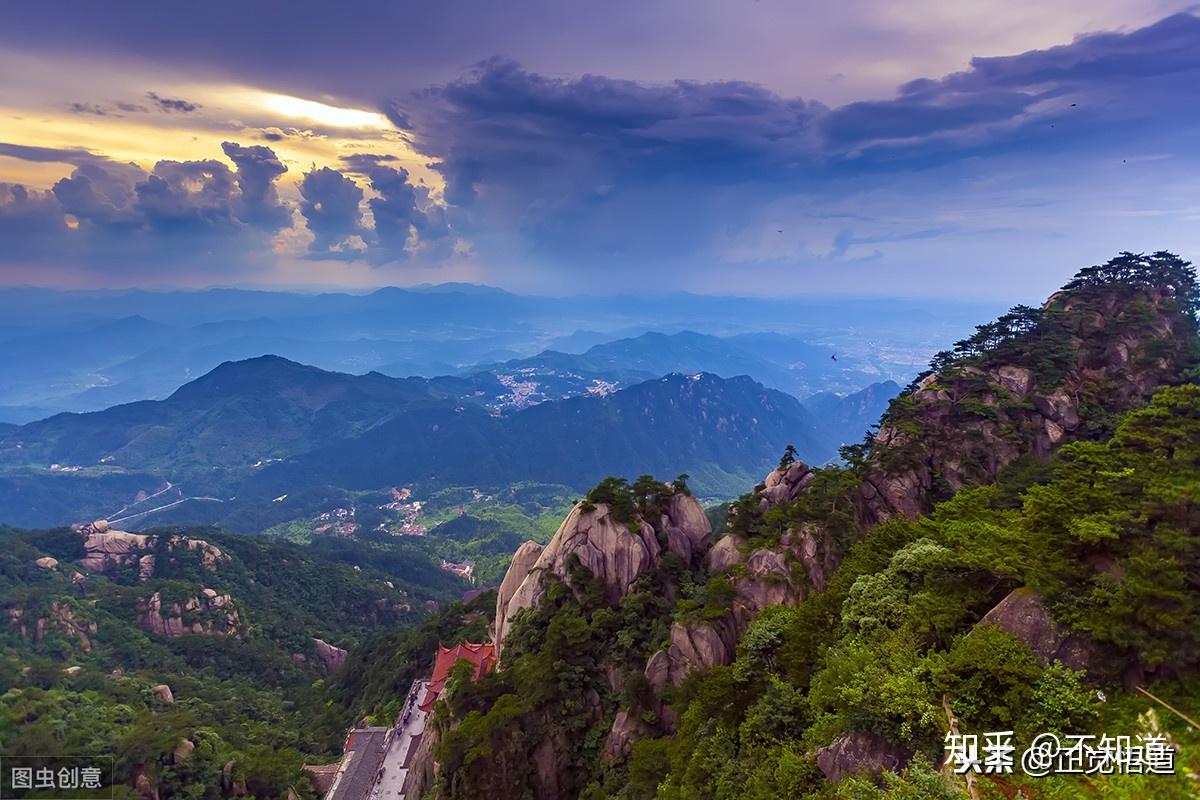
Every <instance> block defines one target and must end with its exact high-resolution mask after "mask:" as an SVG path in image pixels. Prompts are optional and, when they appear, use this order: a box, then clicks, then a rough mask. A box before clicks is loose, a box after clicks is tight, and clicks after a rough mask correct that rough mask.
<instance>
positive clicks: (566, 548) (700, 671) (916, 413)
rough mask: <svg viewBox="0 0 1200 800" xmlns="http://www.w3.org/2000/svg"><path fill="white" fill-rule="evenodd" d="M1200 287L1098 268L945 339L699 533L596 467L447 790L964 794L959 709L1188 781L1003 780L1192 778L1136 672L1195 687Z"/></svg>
mask: <svg viewBox="0 0 1200 800" xmlns="http://www.w3.org/2000/svg"><path fill="white" fill-rule="evenodd" d="M1198 297H1200V295H1198V294H1197V287H1196V280H1195V275H1194V273H1193V272H1192V270H1191V269H1190V266H1189V265H1187V264H1186V263H1185V262H1182V261H1181V260H1180V259H1178V258H1177V257H1174V256H1172V255H1170V254H1167V253H1156V254H1154V255H1152V256H1138V255H1133V254H1122V255H1121V256H1120V257H1118V258H1117V259H1114V260H1113V261H1111V262H1109V263H1107V264H1105V265H1102V266H1099V267H1093V268H1089V269H1085V270H1083V271H1081V272H1080V273H1079V275H1078V276H1077V277H1076V279H1075V280H1073V281H1072V282H1071V283H1070V284H1068V285H1067V286H1066V287H1064V289H1063V291H1061V292H1059V293H1058V294H1056V295H1055V296H1053V297H1052V298H1051V299H1050V300H1049V301H1048V302H1047V304H1046V305H1045V306H1044V307H1043V308H1041V309H1031V308H1016V309H1013V311H1012V312H1010V313H1009V314H1007V315H1005V316H1003V317H1001V318H1000V319H999V320H998V321H997V322H995V323H990V324H987V325H982V326H980V327H979V329H978V332H977V334H976V335H975V336H973V337H971V338H969V339H967V340H964V341H963V342H960V343H959V344H958V345H957V346H956V347H955V349H954V350H953V351H950V352H947V353H943V354H939V356H938V357H937V358H936V359H935V361H934V364H933V369H932V370H931V372H930V373H928V374H927V375H925V376H923V377H922V378H921V379H920V380H919V381H917V382H915V383H914V385H912V386H910V387H909V388H908V390H906V392H905V393H904V394H903V395H902V396H901V397H900V398H898V399H897V400H896V401H894V402H893V403H892V406H891V408H890V409H889V411H888V412H887V413H886V414H885V416H884V418H883V420H882V422H881V427H880V429H879V431H878V433H877V434H876V435H875V436H874V437H871V438H869V439H868V440H867V441H866V442H864V443H863V444H862V445H859V446H854V447H850V448H847V449H846V451H845V464H844V465H842V466H837V467H827V468H821V469H815V470H814V469H810V468H809V467H807V466H805V465H804V464H803V463H801V462H800V461H798V460H796V458H795V457H794V454H793V453H792V452H790V451H789V452H788V453H785V455H784V458H783V460H782V461H781V462H780V464H779V468H778V469H777V470H775V471H773V472H772V473H771V474H770V475H769V476H768V477H767V479H766V481H764V483H762V484H760V485H758V486H757V487H756V488H755V490H754V491H753V492H752V493H750V494H747V495H745V496H744V497H743V498H742V499H741V500H739V501H738V502H737V503H736V504H735V505H734V508H733V513H732V515H731V517H730V521H729V530H728V531H727V532H726V533H725V535H724V536H723V537H722V538H720V539H718V540H717V541H716V543H715V544H714V545H713V546H712V547H711V548H709V547H708V542H709V538H710V533H709V529H708V522H707V520H706V519H705V518H704V515H703V514H696V513H692V512H691V511H689V506H690V503H691V502H692V501H691V500H690V498H688V497H687V491H686V488H685V487H684V485H682V484H681V483H678V482H676V483H674V484H659V483H657V482H655V481H653V480H651V479H648V478H646V479H641V480H639V481H637V482H636V483H635V484H633V485H632V486H631V485H629V484H626V483H624V482H620V481H613V480H608V481H605V482H602V483H601V485H600V486H598V487H597V488H596V489H595V490H594V491H593V492H592V493H591V494H590V495H589V496H588V500H587V501H586V502H585V503H582V504H580V505H579V506H577V507H576V509H575V510H574V511H573V512H572V514H571V516H570V517H568V519H567V520H566V521H565V522H564V524H563V527H562V528H560V530H559V532H558V533H557V534H556V536H555V538H554V539H552V540H551V542H550V543H549V544H548V545H547V546H546V547H545V548H544V549H541V548H538V547H534V548H532V549H530V548H528V547H523V548H522V551H521V553H520V554H519V556H520V557H519V558H518V559H517V560H516V561H515V562H514V566H513V567H512V568H511V569H510V573H509V575H508V577H506V579H505V582H504V584H503V585H502V587H501V591H500V595H499V597H498V602H497V620H496V626H497V636H499V637H501V639H502V661H501V669H500V670H499V671H497V672H494V673H492V674H490V675H489V676H487V677H485V678H484V679H482V680H480V681H479V682H477V683H474V684H468V683H462V684H460V685H458V686H456V687H454V688H453V690H452V691H447V693H446V695H445V696H446V697H447V701H446V702H445V703H444V704H443V706H442V707H441V708H440V710H439V712H438V724H437V731H438V732H439V735H440V743H439V747H438V748H437V750H436V752H437V756H438V761H439V772H438V775H437V779H436V786H435V791H436V793H437V796H438V797H441V798H467V797H478V796H481V795H483V794H484V793H486V794H487V795H488V796H491V797H501V798H518V797H550V798H569V797H588V798H600V797H622V798H651V797H658V798H680V800H682V798H689V800H690V798H714V799H716V798H720V800H726V798H729V799H732V798H738V799H739V800H740V799H741V798H769V797H806V798H825V797H845V798H873V797H888V798H896V799H897V800H898V799H899V798H912V797H922V798H924V797H945V798H960V797H961V798H965V797H967V796H968V794H967V789H966V788H965V786H964V784H963V783H962V780H961V779H960V778H957V777H952V776H942V775H939V774H938V773H937V772H935V771H934V768H935V767H936V765H937V764H939V763H940V760H941V756H942V746H943V736H944V734H945V733H946V731H947V730H948V727H949V717H948V714H949V713H950V712H948V711H947V709H952V713H953V714H954V715H955V716H956V717H957V719H958V724H960V725H961V726H962V728H963V730H965V731H967V732H974V733H982V732H984V731H988V730H1014V731H1015V732H1016V736H1017V738H1018V740H1019V741H1023V743H1024V745H1027V744H1028V742H1029V740H1030V738H1031V737H1032V735H1033V734H1035V733H1038V732H1042V731H1058V732H1060V733H1064V734H1068V733H1080V734H1086V733H1096V734H1098V733H1101V732H1105V731H1107V732H1109V733H1112V734H1113V735H1117V734H1124V735H1134V736H1136V735H1139V734H1140V735H1153V734H1157V733H1163V734H1165V735H1167V736H1168V737H1169V740H1170V741H1171V742H1172V743H1173V744H1174V746H1175V747H1177V748H1178V752H1177V758H1178V763H1179V769H1178V770H1177V773H1176V774H1175V775H1174V776H1157V775H1153V776H1152V775H1130V776H1121V775H1092V776H1089V777H1079V776H1074V777H1070V776H1063V777H1058V778H1047V779H1033V778H1027V777H1024V776H1022V775H1020V774H1016V775H1011V776H1004V777H1003V778H1002V779H999V780H995V781H993V780H992V779H991V778H985V779H981V782H983V783H985V784H986V785H985V786H984V787H983V788H984V790H985V791H986V792H988V793H989V795H988V796H992V795H993V794H994V793H996V792H1000V793H1002V794H1003V795H1004V796H1012V795H1013V794H1015V793H1016V791H1017V790H1018V789H1019V790H1020V791H1021V792H1022V793H1023V796H1025V797H1037V798H1055V797H1065V796H1070V797H1075V796H1083V797H1090V796H1096V797H1101V796H1102V797H1120V798H1134V797H1155V798H1160V797H1161V798H1176V797H1177V798H1184V797H1193V796H1195V788H1196V787H1195V783H1194V779H1193V778H1192V777H1190V775H1189V772H1188V770H1191V771H1192V773H1194V772H1195V771H1196V770H1197V768H1198V767H1200V763H1198V759H1200V751H1198V745H1200V739H1198V737H1197V734H1196V731H1194V730H1191V729H1189V728H1188V726H1187V725H1186V724H1183V723H1181V722H1180V721H1179V719H1177V718H1176V717H1174V716H1173V715H1171V714H1170V713H1169V712H1167V711H1165V710H1164V709H1163V708H1161V707H1157V706H1154V705H1153V704H1152V703H1151V701H1150V700H1148V699H1147V698H1145V697H1143V696H1142V695H1140V694H1136V693H1134V691H1133V690H1134V689H1135V687H1139V686H1149V687H1150V688H1151V690H1152V691H1153V692H1155V693H1156V694H1160V695H1162V696H1165V697H1166V698H1167V699H1168V700H1169V701H1172V700H1173V701H1174V704H1175V705H1176V706H1177V707H1178V706H1183V707H1185V708H1186V707H1191V708H1193V709H1194V708H1195V704H1196V703H1197V702H1200V696H1197V693H1196V686H1197V685H1198V684H1197V680H1196V678H1197V675H1198V674H1200V639H1198V638H1197V631H1200V549H1198V548H1197V546H1196V542H1197V540H1198V539H1197V537H1198V535H1200V519H1198V518H1197V517H1196V515H1195V514H1194V513H1193V512H1194V507H1195V506H1196V504H1197V503H1200V487H1198V486H1197V484H1196V474H1197V467H1198V466H1200V388H1197V387H1196V386H1195V385H1192V384H1190V383H1189V381H1194V380H1195V379H1196V377H1197V371H1196V367H1197V363H1198V358H1197V356H1198V355H1200V350H1198V348H1197V335H1196V318H1195V315H1196V311H1197V300H1198ZM897 775H900V777H897ZM876 781H880V782H881V785H882V786H884V787H885V788H878V786H877V784H876ZM978 788H979V787H976V789H978Z"/></svg>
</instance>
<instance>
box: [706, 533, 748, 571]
mask: <svg viewBox="0 0 1200 800" xmlns="http://www.w3.org/2000/svg"><path fill="white" fill-rule="evenodd" d="M745 547H746V540H745V539H744V538H742V537H741V536H738V535H737V534H734V533H731V534H729V535H728V536H723V537H721V538H720V539H718V540H717V543H716V544H714V545H713V546H712V549H711V550H709V551H708V555H707V556H706V557H705V559H704V560H705V566H707V567H708V569H709V571H710V572H714V573H717V572H725V571H726V570H727V569H729V568H730V567H732V566H734V565H736V564H741V563H743V562H744V561H745V560H746V555H745V553H743V552H742V550H743V549H745Z"/></svg>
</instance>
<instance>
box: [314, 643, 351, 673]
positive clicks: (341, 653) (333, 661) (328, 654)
mask: <svg viewBox="0 0 1200 800" xmlns="http://www.w3.org/2000/svg"><path fill="white" fill-rule="evenodd" d="M313 645H314V646H315V647H316V649H317V657H318V658H320V659H321V666H322V667H324V668H325V672H327V673H333V672H337V671H338V670H339V669H341V668H342V666H343V665H345V663H346V655H347V654H346V651H345V650H343V649H342V648H340V647H335V646H333V645H331V644H330V643H329V642H327V641H325V640H324V639H315V638H314V639H313Z"/></svg>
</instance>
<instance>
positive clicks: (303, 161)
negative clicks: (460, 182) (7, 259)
mask: <svg viewBox="0 0 1200 800" xmlns="http://www.w3.org/2000/svg"><path fill="white" fill-rule="evenodd" d="M164 83H165V81H164ZM160 88H161V90H162V92H161V93H162V94H164V95H169V96H172V97H183V98H186V99H187V100H188V101H191V102H194V103H196V104H197V110H196V111H194V112H191V113H161V112H158V111H156V110H154V109H149V110H147V109H145V108H143V110H142V113H137V112H128V111H126V112H123V113H117V112H115V111H114V112H113V113H109V114H107V115H104V116H99V115H91V114H81V113H72V111H71V107H70V103H69V102H67V97H66V96H64V97H61V98H58V97H56V98H52V99H51V98H48V100H49V102H46V103H44V104H42V105H40V106H38V107H27V106H24V105H13V104H12V100H17V101H18V103H19V102H20V101H21V100H22V99H27V98H9V102H8V103H5V102H3V99H2V98H0V142H6V143H11V144H18V145H28V146H35V147H48V148H61V149H83V150H88V151H90V152H92V153H94V154H95V155H97V156H104V157H107V158H110V159H112V160H114V161H119V162H126V163H128V162H132V163H134V164H137V165H138V166H139V167H141V168H142V169H144V170H147V171H149V170H151V169H153V167H154V165H155V163H157V162H158V161H162V160H170V161H196V160H203V159H218V160H226V159H225V157H224V155H223V153H222V151H221V143H222V142H226V141H235V142H238V143H239V144H243V145H252V144H263V145H266V146H267V147H270V148H271V149H272V150H273V151H275V153H276V155H278V156H279V159H280V160H281V161H282V162H283V163H284V164H285V165H287V167H288V172H287V174H285V175H284V176H283V177H282V178H281V179H280V190H281V191H282V192H283V193H284V194H285V196H286V195H294V194H295V191H296V189H295V185H296V184H297V183H298V182H299V181H300V180H301V178H302V177H303V174H304V173H305V172H307V171H309V170H310V169H312V168H313V167H324V166H329V167H333V168H335V169H338V168H344V164H342V163H341V161H340V159H341V157H342V156H346V155H351V154H354V153H375V154H379V155H386V156H391V157H393V159H394V161H391V162H389V164H390V165H392V166H397V167H403V168H405V169H407V170H408V171H409V173H410V174H411V175H412V179H413V181H414V182H418V183H424V185H425V186H427V187H428V188H429V189H430V190H431V191H432V192H433V193H434V194H435V195H437V194H439V193H440V192H441V189H442V183H443V182H442V179H441V175H440V174H439V173H437V172H436V171H434V170H432V169H430V168H429V158H427V157H425V156H422V155H421V154H419V153H416V152H414V151H413V150H412V148H411V147H410V146H409V144H408V142H407V141H406V138H405V136H404V134H403V133H402V132H401V131H399V130H397V129H396V128H395V127H394V126H393V125H392V123H391V122H390V121H389V120H388V119H387V117H386V116H384V115H383V114H381V113H379V112H377V111H371V110H367V109H360V108H348V107H343V106H338V105H332V104H329V103H323V102H318V101H316V100H308V99H305V98H302V97H293V96H290V95H283V94H276V93H272V92H266V91H263V90H260V89H255V88H253V87H246V86H236V85H235V86H231V85H218V84H195V83H192V84H182V83H181V84H177V85H168V86H164V87H160ZM131 98H132V99H137V96H136V95H131ZM142 105H143V106H145V105H148V104H145V103H142ZM0 159H2V160H0V167H3V173H2V174H3V176H4V179H5V180H10V181H14V180H15V181H16V182H20V183H24V184H26V185H29V186H33V187H36V188H39V189H49V188H50V187H51V186H53V185H54V183H55V182H56V181H58V180H59V179H60V178H63V177H66V176H67V175H69V174H70V173H71V170H72V169H73V167H71V166H70V165H68V164H65V163H61V162H33V161H19V160H18V159H15V158H7V157H4V156H0Z"/></svg>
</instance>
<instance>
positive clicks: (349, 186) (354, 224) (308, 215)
mask: <svg viewBox="0 0 1200 800" xmlns="http://www.w3.org/2000/svg"><path fill="white" fill-rule="evenodd" d="M300 195H301V197H302V198H303V200H302V201H301V203H300V213H301V214H303V215H304V219H305V221H306V222H307V223H308V229H309V230H310V231H311V232H312V234H313V237H314V238H313V242H312V245H311V246H310V248H309V250H310V252H311V253H312V254H313V255H315V256H326V257H334V256H337V255H338V254H344V253H346V252H347V248H348V246H349V243H350V239H351V237H358V236H361V235H362V233H363V227H362V209H361V208H360V207H359V206H360V204H361V203H362V199H363V190H362V187H360V186H359V185H358V184H356V183H355V182H354V181H352V180H351V179H350V178H347V177H346V176H345V175H343V174H342V173H340V172H338V171H337V170H335V169H330V168H329V167H321V168H320V169H314V170H312V171H311V172H308V173H306V174H305V176H304V180H303V181H301V183H300Z"/></svg>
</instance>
